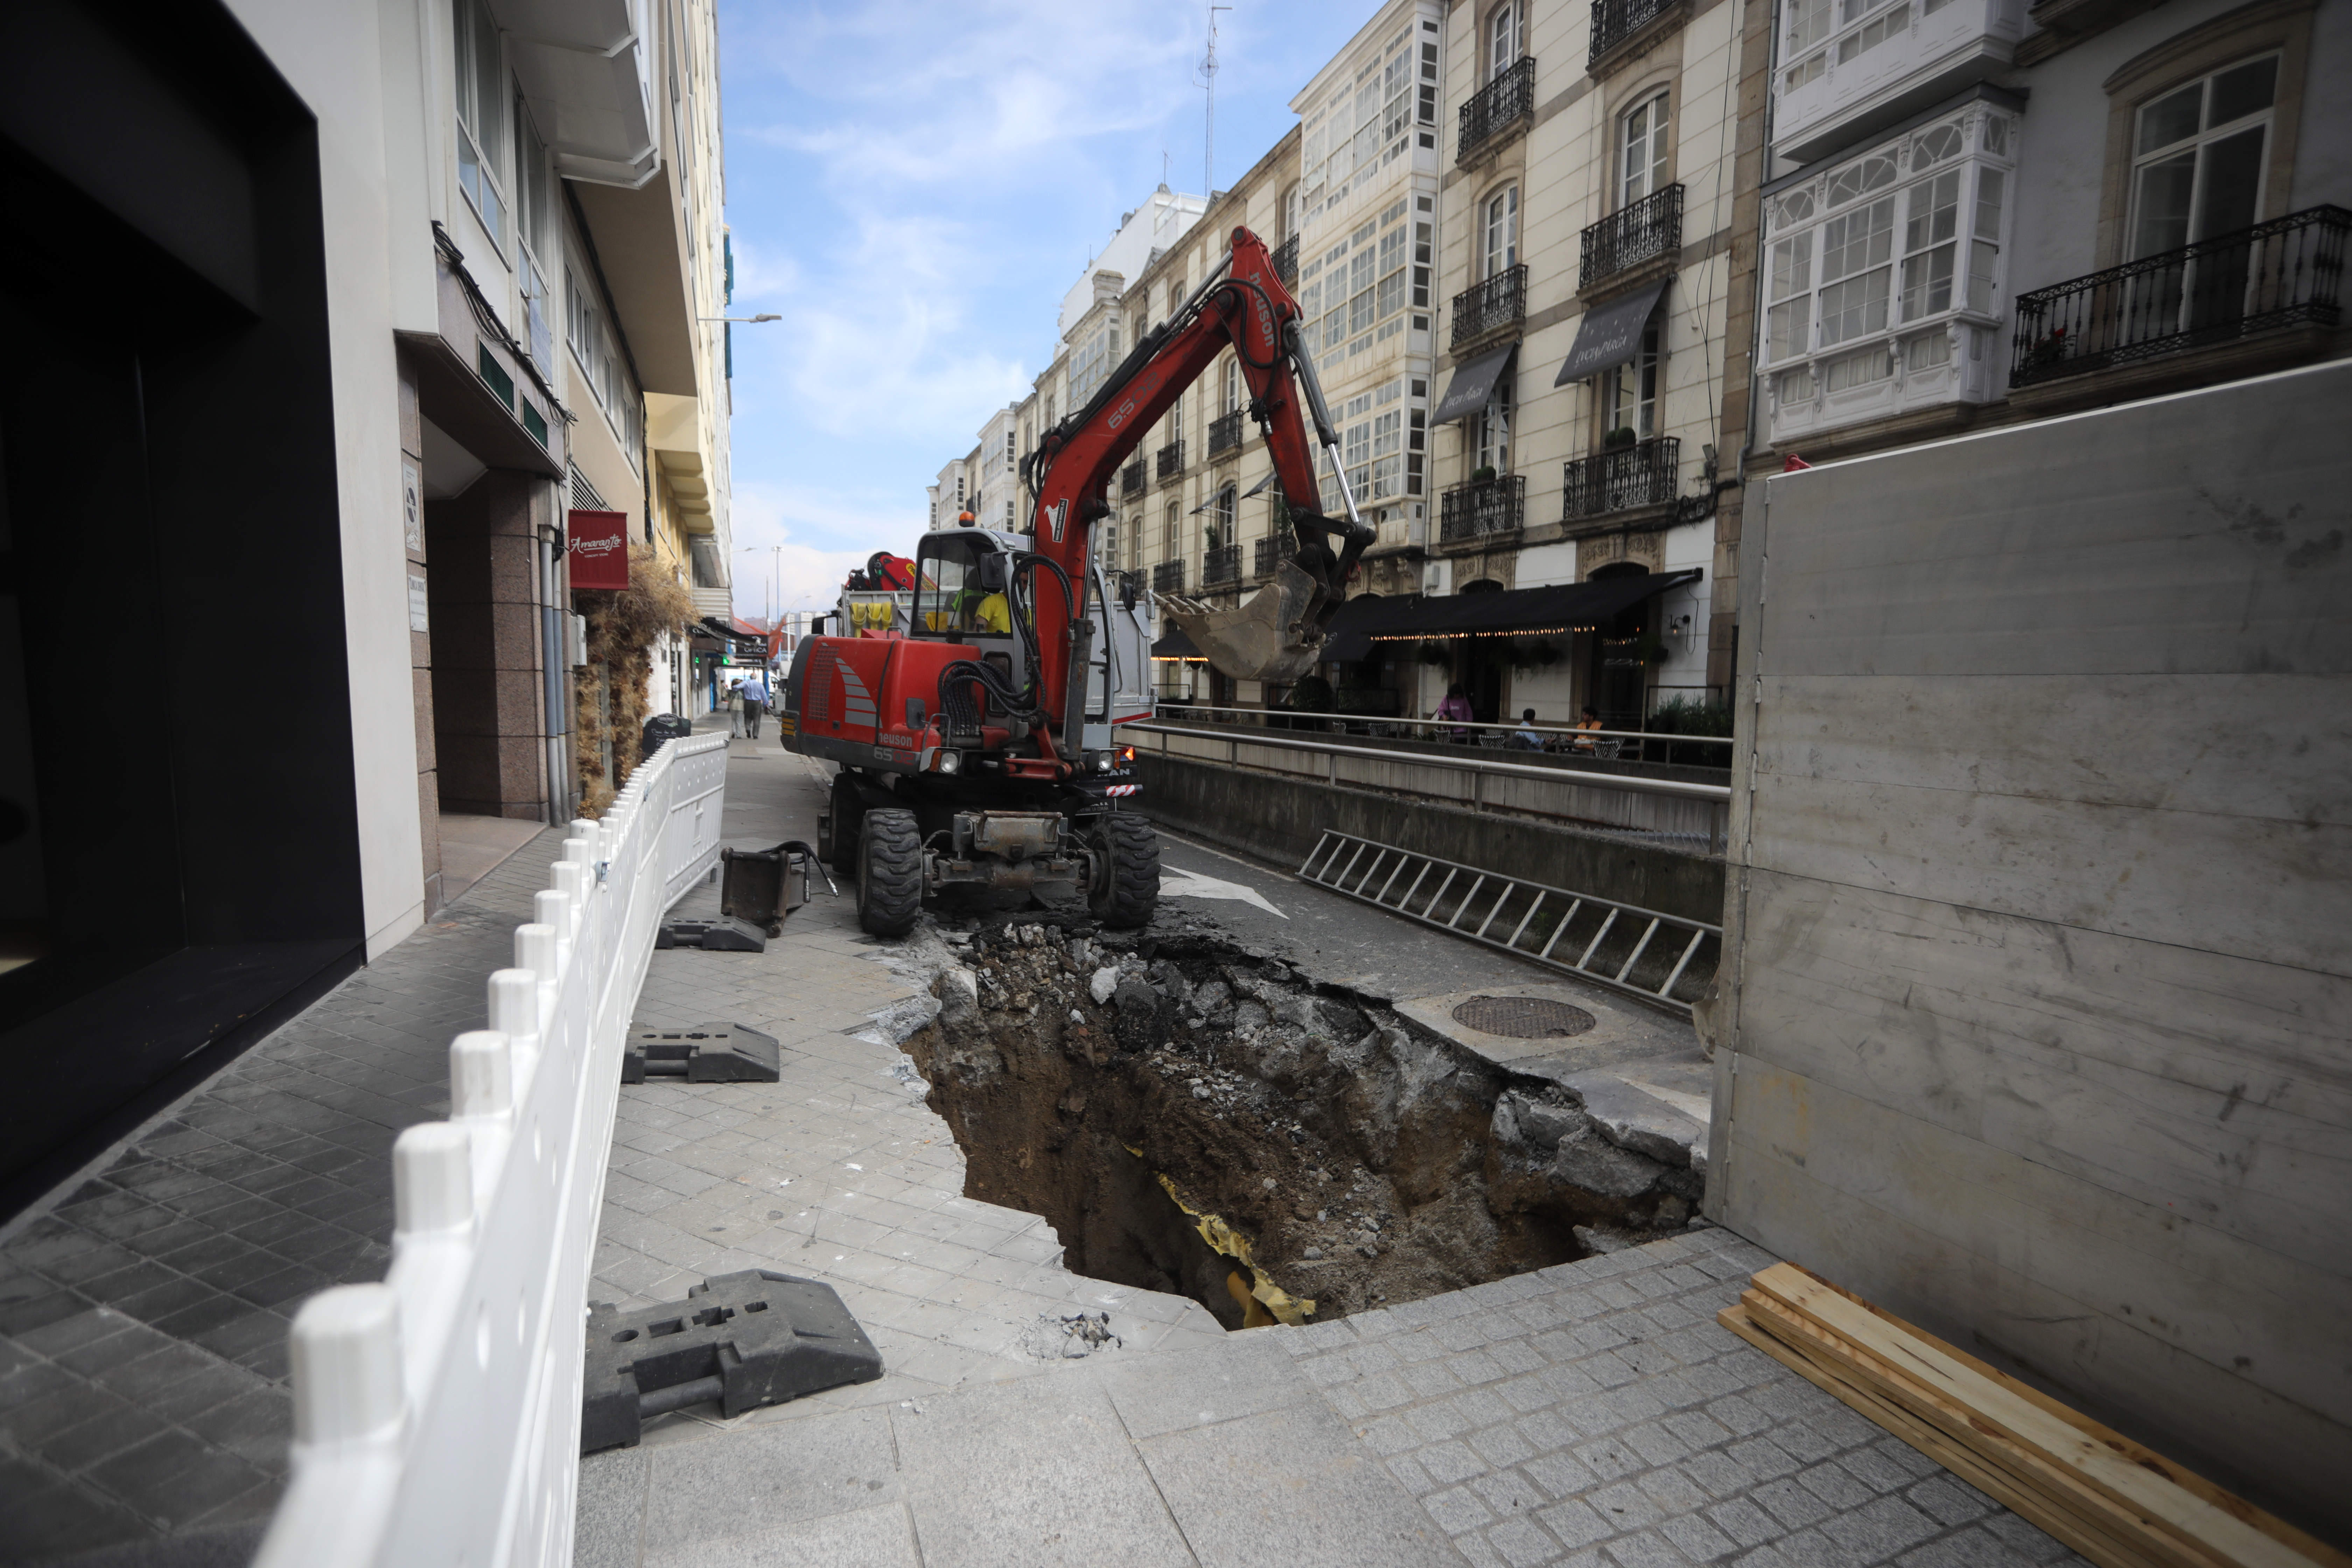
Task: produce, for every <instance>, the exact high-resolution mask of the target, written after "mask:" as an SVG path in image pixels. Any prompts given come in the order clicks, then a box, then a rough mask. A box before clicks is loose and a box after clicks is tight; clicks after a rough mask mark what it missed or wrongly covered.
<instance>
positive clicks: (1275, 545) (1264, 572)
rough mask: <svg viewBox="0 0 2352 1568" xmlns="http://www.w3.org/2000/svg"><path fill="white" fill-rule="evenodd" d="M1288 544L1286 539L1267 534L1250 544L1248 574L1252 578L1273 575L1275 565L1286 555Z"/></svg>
mask: <svg viewBox="0 0 2352 1568" xmlns="http://www.w3.org/2000/svg"><path fill="white" fill-rule="evenodd" d="M1289 545H1290V542H1289V541H1288V540H1286V539H1276V538H1275V537H1274V536H1272V535H1271V534H1269V535H1267V536H1266V537H1265V538H1264V539H1261V540H1259V541H1258V542H1256V543H1255V544H1253V545H1252V546H1250V575H1251V576H1252V577H1253V578H1263V577H1271V576H1273V575H1274V569H1275V567H1276V565H1277V564H1278V563H1281V562H1282V561H1283V560H1284V559H1285V558H1286V555H1287V553H1288V551H1289Z"/></svg>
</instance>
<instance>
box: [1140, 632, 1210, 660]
mask: <svg viewBox="0 0 2352 1568" xmlns="http://www.w3.org/2000/svg"><path fill="white" fill-rule="evenodd" d="M1151 657H1152V658H1207V657H1208V656H1207V655H1206V654H1203V653H1202V651H1201V650H1200V649H1199V648H1197V647H1193V646H1192V638H1191V637H1186V636H1185V635H1184V628H1183V627H1181V626H1171V627H1170V628H1169V629H1168V632H1167V635H1166V636H1164V637H1161V638H1160V640H1159V641H1158V642H1156V643H1153V644H1152V645H1151Z"/></svg>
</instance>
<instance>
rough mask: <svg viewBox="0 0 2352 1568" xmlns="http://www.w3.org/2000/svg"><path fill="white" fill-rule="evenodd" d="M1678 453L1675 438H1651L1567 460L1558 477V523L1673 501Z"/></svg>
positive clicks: (1679, 463) (1679, 461)
mask: <svg viewBox="0 0 2352 1568" xmlns="http://www.w3.org/2000/svg"><path fill="white" fill-rule="evenodd" d="M1682 453H1683V444H1682V438H1681V437H1676V436H1654V437H1651V438H1650V439H1649V440H1647V441H1636V442H1634V443H1633V445H1632V446H1630V447H1618V448H1617V449H1616V450H1615V451H1613V452H1601V453H1596V454H1595V455H1594V456H1592V457H1590V458H1574V459H1571V460H1570V462H1569V463H1567V464H1566V465H1565V466H1564V468H1563V472H1562V484H1561V489H1562V492H1563V503H1562V505H1561V508H1560V518H1561V520H1562V521H1567V522H1578V521H1583V520H1584V519H1587V518H1595V517H1606V516H1608V515H1609V514H1610V513H1611V512H1612V511H1632V510H1634V509H1635V508H1637V507H1645V506H1664V505H1666V504H1668V503H1669V502H1671V501H1672V500H1674V499H1675V481H1676V479H1677V477H1678V476H1679V475H1680V473H1681V471H1682Z"/></svg>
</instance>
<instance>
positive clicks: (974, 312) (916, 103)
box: [720, 0, 1369, 605]
mask: <svg viewBox="0 0 2352 1568" xmlns="http://www.w3.org/2000/svg"><path fill="white" fill-rule="evenodd" d="M1358 3H1359V4H1369V0H1358ZM723 5H724V8H723V11H722V16H721V23H722V27H721V35H720V36H721V38H722V42H723V47H724V57H723V62H722V68H723V76H724V82H723V86H724V91H725V100H724V102H725V110H726V116H727V122H728V124H727V136H728V150H727V159H728V167H727V183H728V199H729V210H728V219H729V222H730V225H731V226H732V229H733V236H734V246H735V256H736V295H735V299H736V304H737V307H738V308H737V310H736V311H735V313H737V314H744V315H748V314H751V313H754V312H755V311H762V310H773V311H776V312H778V313H779V314H781V315H782V316H783V318H784V320H782V321H779V322H775V323H773V324H769V325H761V326H757V327H739V328H738V329H736V332H735V337H734V355H735V373H736V381H735V385H734V409H735V422H734V451H735V458H734V465H733V467H734V471H735V475H736V483H737V488H736V495H735V516H736V520H737V521H736V531H737V541H738V542H739V544H744V545H754V544H757V545H761V546H762V547H766V546H771V545H773V544H776V543H782V542H787V540H786V539H785V538H783V537H782V536H779V537H775V538H769V537H764V536H762V537H755V536H754V534H753V529H754V528H756V527H758V526H761V524H760V523H759V521H757V520H759V519H761V518H767V519H772V520H773V521H775V522H776V524H777V526H778V527H780V528H786V529H788V530H789V532H790V539H789V542H790V545H791V547H792V548H793V549H799V550H803V551H805V552H811V555H810V557H809V563H808V567H807V571H808V573H810V574H818V565H819V558H822V564H823V573H822V574H826V575H830V577H831V584H828V585H827V587H826V589H825V593H824V599H823V602H828V603H829V602H830V599H831V595H832V584H837V583H838V580H839V573H838V572H835V571H834V569H833V562H834V558H835V557H838V558H840V559H841V560H843V561H848V560H850V559H851V558H853V557H854V559H855V560H856V561H857V562H861V563H862V561H863V560H864V558H865V555H866V553H868V552H871V551H873V550H875V549H879V548H883V547H885V546H887V547H889V548H891V549H893V550H898V551H906V550H909V549H911V548H912V545H913V535H914V533H915V532H916V531H919V529H920V528H921V527H922V525H923V511H924V505H923V503H924V494H923V491H924V487H925V486H927V485H928V484H929V483H930V481H931V480H932V479H934V478H935V477H936V476H937V474H938V472H939V469H940V467H941V465H942V464H944V463H946V462H947V461H949V460H950V458H955V457H957V456H960V455H961V454H962V453H964V452H967V451H969V450H970V449H971V445H972V443H973V441H974V440H975V439H976V438H977V434H976V433H977V431H978V429H979V427H980V426H981V425H982V423H983V422H984V421H985V420H986V419H987V418H988V417H989V416H990V415H991V414H992V413H993V412H994V411H996V410H997V409H999V408H1002V407H1003V405H1005V404H1006V403H1008V402H1010V401H1013V399H1016V398H1018V397H1020V396H1022V395H1025V394H1026V392H1027V391H1028V388H1029V386H1030V384H1031V383H1032V381H1033V379H1034V376H1035V374H1036V373H1037V372H1038V371H1039V370H1041V369H1043V368H1044V366H1043V363H1042V362H1041V361H1040V360H1039V358H1038V351H1039V348H1040V346H1041V345H1043V346H1044V348H1045V351H1046V352H1048V353H1050V352H1051V350H1052V347H1053V345H1052V342H1051V337H1052V332H1053V322H1054V315H1055V308H1056V306H1057V305H1058V303H1059V301H1060V299H1061V297H1062V294H1063V292H1064V291H1065V290H1066V289H1068V288H1069V286H1070V285H1071V284H1072V283H1073V282H1074V281H1076V279H1077V277H1078V276H1079V273H1080V270H1081V268H1083V267H1084V265H1085V263H1086V262H1087V259H1088V258H1090V257H1091V256H1092V255H1093V254H1094V253H1095V252H1096V251H1097V249H1098V248H1099V247H1100V246H1101V245H1102V244H1103V243H1104V242H1105V241H1106V240H1107V239H1108V237H1109V236H1110V234H1111V231H1112V229H1113V226H1115V224H1116V222H1117V220H1118V216H1119V213H1120V212H1121V211H1122V210H1124V209H1126V208H1129V207H1132V206H1134V205H1137V204H1138V203H1139V201H1140V200H1141V199H1142V197H1143V196H1144V195H1147V194H1148V193H1149V192H1150V187H1151V184H1152V183H1153V182H1154V181H1156V180H1157V179H1158V177H1159V175H1160V167H1161V159H1160V151H1161V149H1163V148H1165V149H1167V150H1168V151H1169V152H1170V153H1172V154H1173V161H1172V165H1171V168H1172V173H1171V183H1172V184H1176V185H1177V186H1178V187H1179V188H1180V189H1185V190H1190V189H1192V186H1193V185H1194V184H1197V182H1198V181H1199V179H1200V173H1201V164H1200V134H1201V108H1202V95H1201V92H1200V90H1199V88H1198V86H1197V85H1196V83H1195V79H1194V76H1193V72H1192V67H1193V66H1194V64H1196V63H1197V61H1198V59H1199V57H1200V52H1201V45H1202V37H1201V28H1202V15H1201V12H1200V9H1199V7H1198V6H1196V5H1192V4H1176V3H1174V0H892V3H889V4H873V3H866V4H851V3H846V0H837V3H828V0H723ZM1351 9H1352V6H1351ZM1317 10H1318V5H1317V4H1316V3H1315V0H1284V4H1283V5H1282V6H1281V7H1280V8H1279V10H1278V12H1277V13H1276V15H1278V16H1280V18H1281V20H1280V21H1279V22H1276V21H1273V20H1271V19H1269V20H1266V21H1262V22H1261V21H1253V22H1252V23H1251V25H1250V26H1248V27H1247V28H1244V27H1242V26H1236V23H1237V22H1238V21H1240V20H1241V19H1240V18H1237V17H1234V16H1227V17H1226V18H1225V21H1224V27H1225V38H1226V41H1227V46H1228V48H1227V57H1226V66H1227V70H1226V72H1225V74H1224V75H1223V76H1222V77H1221V78H1220V85H1221V88H1223V87H1224V86H1226V85H1229V84H1230V85H1232V86H1234V88H1236V89H1239V90H1240V91H1242V92H1243V93H1244V94H1246V95H1247V96H1248V97H1250V98H1251V99H1252V100H1255V102H1256V104H1257V105H1258V109H1257V112H1256V118H1255V121H1251V119H1250V116H1249V113H1248V112H1247V111H1243V112H1239V113H1236V114H1235V115H1234V117H1233V118H1232V120H1231V121H1228V117H1227V115H1226V114H1225V113H1224V112H1223V111H1222V110H1223V104H1224V102H1225V101H1226V100H1225V99H1224V97H1223V93H1222V92H1221V94H1220V104H1221V114H1220V121H1221V123H1226V124H1229V125H1230V126H1231V127H1233V128H1232V129H1229V130H1228V131H1227V133H1226V136H1223V137H1221V138H1220V140H1221V142H1224V143H1225V144H1226V145H1227V146H1228V149H1229V150H1228V152H1227V153H1226V155H1225V156H1224V158H1223V160H1222V161H1221V163H1222V167H1223V170H1224V171H1225V172H1226V174H1227V175H1228V177H1230V176H1231V175H1233V174H1238V173H1239V172H1240V171H1241V170H1242V169H1244V168H1245V167H1247V166H1248V165H1249V164H1250V163H1253V162H1255V159H1256V158H1257V156H1258V155H1259V153H1262V152H1263V151H1264V146H1265V142H1266V140H1267V138H1266V137H1265V135H1264V134H1263V132H1264V131H1265V127H1267V126H1269V125H1273V126H1277V127H1286V125H1287V124H1288V113H1287V110H1286V109H1283V108H1282V107H1281V105H1282V102H1283V100H1285V99H1286V97H1287V94H1288V92H1289V91H1290V90H1291V89H1292V87H1293V86H1295V85H1296V82H1303V81H1304V80H1305V79H1307V75H1311V74H1312V71H1313V69H1314V68H1317V67H1318V66H1319V65H1320V64H1321V63H1322V60H1323V59H1324V58H1328V50H1326V51H1325V52H1323V53H1321V54H1315V56H1314V58H1312V60H1311V61H1308V60H1307V59H1306V56H1307V54H1314V50H1315V49H1316V48H1322V47H1323V46H1321V45H1319V44H1318V45H1314V46H1313V47H1309V46H1308V42H1307V37H1306V30H1307V27H1308V26H1309V25H1310V24H1311V25H1312V26H1313V27H1314V28H1315V29H1316V30H1318V31H1319V32H1321V33H1323V34H1326V35H1328V33H1329V31H1330V28H1329V26H1328V24H1326V23H1323V22H1319V21H1314V19H1313V18H1312V16H1309V15H1308V14H1310V13H1314V12H1316V11H1317ZM1354 25H1355V23H1353V22H1350V23H1349V27H1350V28H1352V26H1354ZM1261 27H1269V28H1278V29H1280V30H1281V31H1282V33H1283V35H1284V37H1286V39H1287V41H1288V42H1289V43H1290V44H1291V45H1292V51H1291V54H1287V55H1286V54H1281V53H1280V52H1279V51H1276V50H1275V49H1274V48H1272V47H1265V48H1260V47H1257V46H1256V45H1255V44H1253V43H1249V42H1245V40H1247V39H1249V38H1250V37H1251V36H1252V34H1254V33H1255V32H1256V30H1257V29H1258V28H1261ZM1345 36H1346V35H1345V33H1344V32H1342V33H1341V34H1340V35H1339V37H1345ZM1237 45H1238V46H1239V47H1235V46H1237ZM1294 55H1295V56H1297V58H1292V57H1293V56H1294ZM1269 73H1270V76H1271V78H1272V79H1279V80H1281V81H1283V82H1286V83H1289V84H1290V85H1285V86H1281V87H1279V88H1278V89H1277V88H1274V87H1270V86H1269V85H1267V79H1268V77H1269ZM1294 78H1295V81H1294V80H1293V79H1294ZM1251 123H1255V125H1256V127H1257V130H1256V131H1255V132H1251V131H1247V130H1243V129H1240V127H1242V126H1244V125H1247V124H1251ZM1274 133H1275V134H1276V135H1278V134H1279V133H1280V130H1279V129H1276V131H1275V132H1274ZM1228 137H1230V138H1231V140H1230V141H1228V140H1227V138H1228ZM1253 143H1254V144H1253ZM1146 171H1148V173H1147V172H1146ZM738 560H739V563H748V562H749V561H750V560H751V557H749V556H739V558H738ZM841 570H844V571H845V570H846V566H843V567H842V568H841ZM746 580H747V581H748V580H749V579H748V578H747V579H746ZM810 580H811V581H814V576H812V577H811V578H810ZM756 602H757V601H756V600H755V599H754V598H752V597H750V596H747V595H743V594H742V593H741V592H740V590H739V603H742V604H746V605H751V604H753V603H756ZM793 602H794V603H799V602H801V601H798V600H795V601H793Z"/></svg>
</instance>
